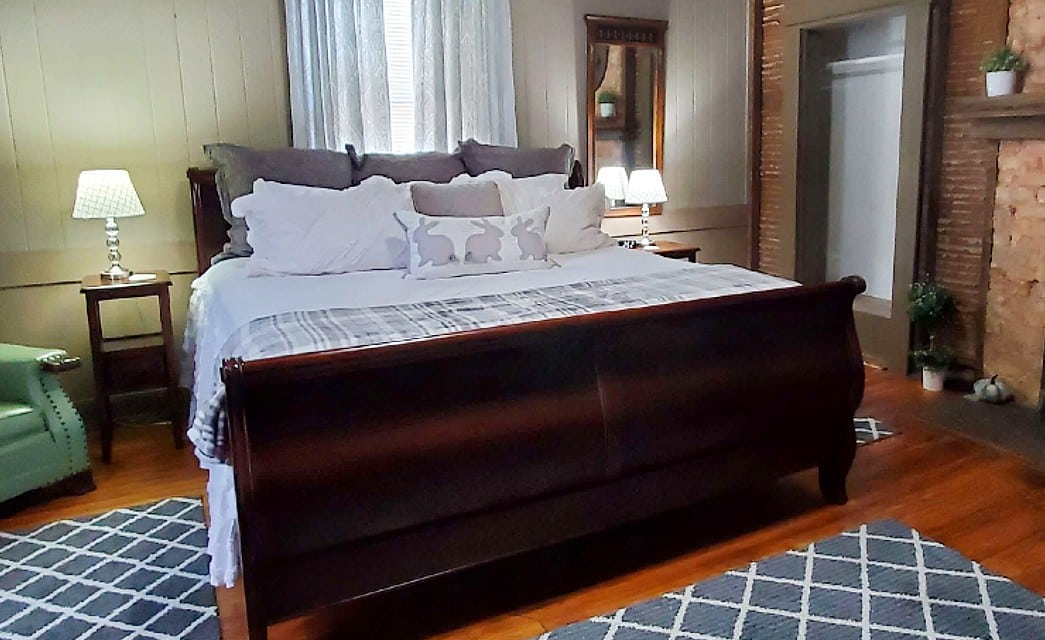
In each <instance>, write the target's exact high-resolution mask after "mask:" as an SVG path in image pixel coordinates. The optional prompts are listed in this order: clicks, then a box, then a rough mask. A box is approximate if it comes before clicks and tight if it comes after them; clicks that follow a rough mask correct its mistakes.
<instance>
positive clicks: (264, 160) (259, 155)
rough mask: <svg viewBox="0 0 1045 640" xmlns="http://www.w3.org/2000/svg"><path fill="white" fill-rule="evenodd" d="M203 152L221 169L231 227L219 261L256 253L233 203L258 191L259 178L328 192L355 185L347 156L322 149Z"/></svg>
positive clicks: (211, 147) (220, 146) (215, 148)
mask: <svg viewBox="0 0 1045 640" xmlns="http://www.w3.org/2000/svg"><path fill="white" fill-rule="evenodd" d="M203 151H204V153H206V154H207V157H208V158H209V159H210V161H211V163H212V164H213V165H214V167H215V168H216V169H217V174H216V175H215V182H216V184H217V187H218V199H219V200H221V213H222V215H224V216H225V221H226V222H228V223H229V242H228V244H226V245H225V250H224V251H223V252H222V253H221V254H219V255H218V256H217V257H216V259H215V260H216V261H217V260H221V259H224V258H229V257H238V256H249V255H250V254H251V253H253V249H251V247H250V245H249V244H247V225H246V222H244V221H243V219H242V218H236V217H234V216H233V215H232V209H231V207H232V201H233V200H235V199H236V198H238V197H240V196H242V195H246V194H248V193H251V192H253V191H254V181H255V180H257V179H258V178H263V179H265V180H271V181H273V182H283V183H285V184H299V185H303V186H307V187H326V188H328V189H347V188H348V187H350V186H351V185H352V163H351V162H350V161H349V157H348V154H347V153H340V152H338V151H326V150H322V149H271V150H260V149H251V148H250V147H241V146H239V145H235V144H227V143H215V144H207V145H204V146H203Z"/></svg>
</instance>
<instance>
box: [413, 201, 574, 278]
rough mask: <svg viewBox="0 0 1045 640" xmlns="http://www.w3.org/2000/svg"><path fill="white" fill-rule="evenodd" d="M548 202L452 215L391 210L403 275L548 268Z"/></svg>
mask: <svg viewBox="0 0 1045 640" xmlns="http://www.w3.org/2000/svg"><path fill="white" fill-rule="evenodd" d="M548 214H549V209H548V207H540V208H538V209H534V210H532V211H526V212H523V213H516V214H512V215H507V216H490V217H485V218H452V217H445V216H426V215H423V214H420V213H416V212H411V211H397V212H396V214H395V217H396V218H397V219H398V220H399V223H400V224H401V225H402V228H403V230H405V231H406V242H407V247H408V249H407V254H408V257H407V277H410V278H416V279H418V280H432V279H436V278H454V277H457V276H467V275H479V274H486V273H505V272H509V271H530V270H534V269H548V268H550V267H552V266H554V263H552V262H551V260H549V259H548V247H547V245H546V244H545V241H544V232H545V227H546V226H547V224H548Z"/></svg>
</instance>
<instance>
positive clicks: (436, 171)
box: [345, 145, 467, 184]
mask: <svg viewBox="0 0 1045 640" xmlns="http://www.w3.org/2000/svg"><path fill="white" fill-rule="evenodd" d="M345 150H346V151H348V155H349V157H350V158H351V159H352V179H353V182H352V184H359V183H360V182H362V181H364V180H366V179H367V178H369V177H371V176H385V177H386V178H390V179H391V180H392V181H393V182H415V181H418V180H426V181H428V182H438V183H446V182H450V181H451V180H453V179H454V177H455V176H459V175H461V174H462V173H467V170H466V169H465V166H464V162H463V161H462V160H461V157H460V156H458V155H457V154H455V153H441V152H439V151H426V152H423V153H365V154H363V155H362V156H360V155H358V154H357V153H356V149H355V147H353V146H352V145H346V146H345Z"/></svg>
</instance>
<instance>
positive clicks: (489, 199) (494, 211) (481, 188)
mask: <svg viewBox="0 0 1045 640" xmlns="http://www.w3.org/2000/svg"><path fill="white" fill-rule="evenodd" d="M410 195H411V196H412V198H413V202H414V211H416V212H418V213H423V214H425V215H428V216H458V217H471V218H481V217H484V216H500V215H504V208H503V207H502V206H501V192H500V190H499V189H498V188H497V183H495V182H493V181H473V182H451V183H450V184H434V183H431V182H414V183H412V184H411V185H410Z"/></svg>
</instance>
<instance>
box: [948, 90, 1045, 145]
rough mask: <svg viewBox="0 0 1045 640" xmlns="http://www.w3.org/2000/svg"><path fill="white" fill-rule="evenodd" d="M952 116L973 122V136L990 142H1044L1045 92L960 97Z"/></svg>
mask: <svg viewBox="0 0 1045 640" xmlns="http://www.w3.org/2000/svg"><path fill="white" fill-rule="evenodd" d="M951 116H952V117H956V118H962V119H968V120H972V129H971V132H970V133H971V134H972V135H973V136H976V137H978V138H987V139H990V140H1045V93H1023V94H1018V95H1014V96H1002V97H998V98H959V99H957V100H956V101H955V103H954V109H953V110H952V111H951Z"/></svg>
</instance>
